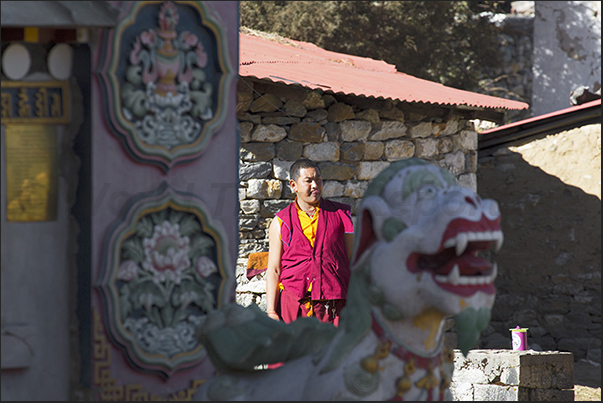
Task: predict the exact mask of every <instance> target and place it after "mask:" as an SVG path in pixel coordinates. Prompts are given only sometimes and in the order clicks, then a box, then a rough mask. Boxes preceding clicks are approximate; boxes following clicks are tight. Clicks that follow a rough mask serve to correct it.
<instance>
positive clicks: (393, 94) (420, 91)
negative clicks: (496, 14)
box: [239, 33, 529, 110]
mask: <svg viewBox="0 0 603 403" xmlns="http://www.w3.org/2000/svg"><path fill="white" fill-rule="evenodd" d="M239 75H240V76H243V77H255V78H258V79H265V80H271V81H273V82H282V83H285V84H298V85H302V86H304V87H308V88H312V89H321V90H323V91H325V92H328V91H332V92H333V93H335V94H338V93H342V94H346V95H348V94H349V95H356V96H366V97H374V98H377V99H392V100H400V101H406V102H422V103H428V104H439V105H448V106H456V107H458V106H464V107H473V108H492V109H498V110H510V109H514V110H522V109H527V108H528V107H529V105H528V104H527V103H525V102H519V101H513V100H509V99H503V98H498V97H493V96H489V95H483V94H478V93H475V92H470V91H464V90H459V89H456V88H451V87H446V86H445V85H442V84H439V83H435V82H432V81H428V80H424V79H420V78H417V77H414V76H411V75H408V74H404V73H401V72H398V71H396V67H395V66H394V65H391V64H388V63H386V62H384V61H379V60H374V59H369V58H365V57H358V56H351V55H346V54H343V53H337V52H331V51H328V50H324V49H322V48H320V47H318V46H316V45H314V44H311V43H308V42H300V41H294V40H290V39H282V38H280V39H276V38H273V39H269V38H263V37H259V36H256V35H251V34H246V33H240V34H239Z"/></svg>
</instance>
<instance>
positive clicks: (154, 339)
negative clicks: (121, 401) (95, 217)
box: [96, 184, 233, 378]
mask: <svg viewBox="0 0 603 403" xmlns="http://www.w3.org/2000/svg"><path fill="white" fill-rule="evenodd" d="M106 240H107V241H106V245H105V250H104V253H103V260H104V263H103V266H102V272H101V274H100V276H99V280H98V282H97V285H96V287H97V289H98V291H99V292H100V296H101V300H102V305H103V309H102V311H103V312H104V316H105V318H104V319H105V323H106V331H107V334H108V336H109V337H110V339H111V340H112V341H113V342H114V343H115V344H116V345H118V346H119V347H120V348H121V349H122V350H123V352H124V353H125V355H126V356H127V358H128V360H129V362H131V363H132V364H134V365H135V366H136V367H137V368H139V369H140V370H142V371H143V372H150V373H155V374H157V375H160V376H162V377H164V378H167V377H169V376H171V375H173V374H174V373H175V372H177V371H179V370H181V369H184V368H189V367H191V366H194V365H196V364H198V363H199V362H200V360H201V359H202V358H203V357H204V354H205V352H204V351H205V350H204V349H203V348H202V346H201V345H200V344H199V342H198V340H197V338H196V337H195V331H196V328H197V327H198V326H199V325H200V324H202V323H203V321H204V319H205V316H206V315H207V313H208V312H210V311H211V310H213V309H216V308H219V307H220V306H222V305H223V304H224V303H225V302H227V301H228V295H227V294H228V292H225V290H228V289H229V288H230V286H231V285H232V282H233V279H232V275H231V271H232V268H231V267H229V264H228V262H229V258H228V249H229V248H228V246H227V240H226V239H225V235H224V233H223V229H222V228H220V226H219V224H218V223H215V222H213V221H212V219H211V216H210V215H209V214H208V213H207V209H206V208H205V207H204V205H203V203H202V202H201V201H200V200H199V199H198V198H197V197H196V196H194V195H191V194H186V193H181V192H177V191H175V190H173V189H171V188H170V187H169V186H168V185H167V184H163V185H162V186H161V188H160V189H158V190H157V191H156V192H153V193H150V194H148V195H138V196H136V197H135V198H134V199H133V200H132V201H131V202H130V203H129V205H128V207H127V209H126V211H125V212H124V214H123V216H122V217H120V218H119V219H118V220H117V221H116V222H115V223H113V224H112V226H111V227H110V228H109V232H108V236H107V238H106Z"/></svg>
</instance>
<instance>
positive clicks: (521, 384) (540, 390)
mask: <svg viewBox="0 0 603 403" xmlns="http://www.w3.org/2000/svg"><path fill="white" fill-rule="evenodd" d="M454 353H455V354H454V355H455V357H454V373H453V376H452V383H451V387H450V388H451V392H452V395H453V396H454V400H502V401H516V400H537V401H541V400H560V401H561V400H573V395H574V391H573V388H574V357H573V354H572V353H570V352H559V351H534V350H526V351H515V350H471V351H469V353H468V355H467V357H465V356H463V354H462V352H461V351H460V350H455V351H454ZM570 397H571V399H570Z"/></svg>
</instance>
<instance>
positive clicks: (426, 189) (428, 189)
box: [417, 184, 438, 200]
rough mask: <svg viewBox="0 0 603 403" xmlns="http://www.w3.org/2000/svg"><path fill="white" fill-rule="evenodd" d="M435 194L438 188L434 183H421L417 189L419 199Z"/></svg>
mask: <svg viewBox="0 0 603 403" xmlns="http://www.w3.org/2000/svg"><path fill="white" fill-rule="evenodd" d="M437 194H438V188H437V187H436V186H435V185H432V184H426V185H422V186H421V187H420V188H419V189H418V190H417V195H418V197H419V200H423V199H432V198H434V197H435V196H436V195H437Z"/></svg>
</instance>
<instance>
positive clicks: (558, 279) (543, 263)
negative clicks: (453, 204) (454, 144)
mask: <svg viewBox="0 0 603 403" xmlns="http://www.w3.org/2000/svg"><path fill="white" fill-rule="evenodd" d="M559 163H563V161H562V160H561V159H560V161H559ZM477 172H478V191H479V193H480V195H481V196H482V197H483V198H492V199H494V200H496V201H497V202H498V203H499V206H500V209H501V211H502V228H503V232H504V235H505V242H504V245H503V247H502V249H501V250H500V252H499V253H498V257H497V258H496V261H497V262H498V267H499V275H498V278H497V279H496V287H497V297H496V301H495V304H494V308H493V312H492V320H491V323H490V327H489V328H488V329H486V330H485V331H484V332H482V336H481V338H480V342H479V343H480V346H479V347H480V348H510V340H511V339H510V332H509V329H510V328H515V327H516V326H521V327H522V328H529V330H528V345H529V348H532V349H534V350H542V351H547V350H557V351H570V352H572V353H573V354H574V359H575V360H576V361H578V360H581V359H588V360H591V361H595V362H598V363H600V362H601V245H600V242H601V200H600V199H599V198H598V197H596V196H593V195H590V194H587V193H585V192H584V191H583V190H582V189H580V188H577V187H574V186H570V185H567V184H565V183H563V182H562V181H561V180H559V179H558V178H557V177H555V176H552V175H549V174H547V173H546V172H544V171H543V170H541V169H540V168H538V167H535V166H532V165H530V164H528V163H527V162H526V161H525V160H524V159H523V157H522V155H521V154H519V153H516V152H512V151H506V154H505V155H498V156H495V157H488V158H483V159H480V160H479V167H478V171H477ZM592 178H593V179H592V180H593V181H596V180H599V178H600V173H599V172H596V173H594V174H593V175H592Z"/></svg>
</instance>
